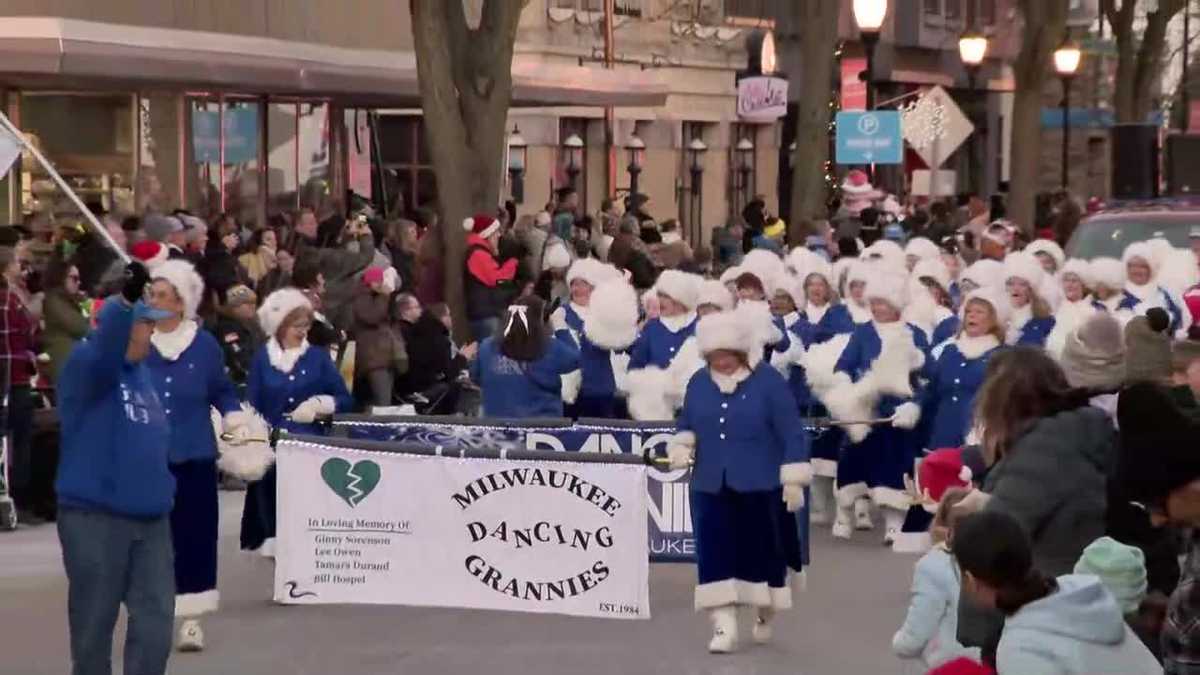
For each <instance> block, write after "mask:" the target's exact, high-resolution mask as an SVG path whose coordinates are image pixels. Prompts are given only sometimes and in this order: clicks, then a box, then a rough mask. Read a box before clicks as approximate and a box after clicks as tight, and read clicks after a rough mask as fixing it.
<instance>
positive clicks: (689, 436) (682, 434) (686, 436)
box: [671, 431, 696, 448]
mask: <svg viewBox="0 0 1200 675" xmlns="http://www.w3.org/2000/svg"><path fill="white" fill-rule="evenodd" d="M671 445H686V446H687V447H689V448H695V447H696V432H694V431H679V432H676V433H675V435H674V436H672V437H671Z"/></svg>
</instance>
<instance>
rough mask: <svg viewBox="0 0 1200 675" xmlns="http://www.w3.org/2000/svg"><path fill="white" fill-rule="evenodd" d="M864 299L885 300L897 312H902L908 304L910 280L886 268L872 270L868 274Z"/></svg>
mask: <svg viewBox="0 0 1200 675" xmlns="http://www.w3.org/2000/svg"><path fill="white" fill-rule="evenodd" d="M863 299H864V300H866V301H868V302H870V301H871V300H883V301H884V302H886V303H888V304H889V305H891V306H892V307H895V308H896V310H897V311H899V310H902V309H904V307H905V305H907V304H908V278H907V277H906V276H905V275H903V274H901V273H900V272H898V271H896V270H892V269H888V268H887V267H886V266H883V267H877V268H875V269H872V270H870V271H869V272H868V277H867V287H866V289H864V291H863Z"/></svg>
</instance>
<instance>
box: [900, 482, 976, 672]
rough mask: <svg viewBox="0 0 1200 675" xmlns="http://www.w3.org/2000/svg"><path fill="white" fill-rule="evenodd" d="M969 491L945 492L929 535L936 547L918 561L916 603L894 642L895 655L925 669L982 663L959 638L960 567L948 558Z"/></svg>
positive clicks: (914, 599) (960, 489)
mask: <svg viewBox="0 0 1200 675" xmlns="http://www.w3.org/2000/svg"><path fill="white" fill-rule="evenodd" d="M967 494H968V491H967V489H966V488H961V487H954V488H950V489H948V490H946V492H945V494H944V495H942V501H941V502H940V503H939V504H938V507H937V513H936V514H934V517H933V526H932V527H931V528H930V530H929V534H930V537H931V538H932V539H933V542H934V545H933V548H932V549H930V551H929V552H928V553H926V554H925V555H924V556H922V557H921V559H920V560H918V561H917V566H916V569H915V570H914V571H913V582H912V599H911V600H910V601H909V605H908V615H907V616H906V617H905V618H904V625H903V626H901V627H900V630H898V631H896V635H895V636H893V637H892V651H893V652H895V653H896V655H897V656H899V657H901V658H904V659H914V660H915V659H920V661H921V663H923V664H924V666H925V667H926V668H935V667H937V666H940V665H942V664H944V663H947V662H949V661H952V660H954V659H956V658H959V657H962V656H968V657H971V658H975V659H978V658H979V649H978V648H967V647H964V646H962V645H961V644H959V642H958V640H957V639H956V635H957V633H958V596H959V591H960V583H959V582H960V580H959V573H958V568H957V567H955V565H954V559H953V558H952V557H951V556H950V541H951V540H952V539H953V536H954V521H955V520H956V519H957V517H956V515H955V514H953V513H952V509H953V508H954V506H955V505H957V504H958V503H959V502H961V501H962V500H963V498H964V497H966V496H967Z"/></svg>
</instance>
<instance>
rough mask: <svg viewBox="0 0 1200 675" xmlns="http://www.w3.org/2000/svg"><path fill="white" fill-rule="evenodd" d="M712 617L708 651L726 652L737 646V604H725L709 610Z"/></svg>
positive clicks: (714, 652)
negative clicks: (711, 634) (711, 632)
mask: <svg viewBox="0 0 1200 675" xmlns="http://www.w3.org/2000/svg"><path fill="white" fill-rule="evenodd" d="M709 618H711V619H712V625H713V636H712V640H710V641H709V643H708V651H709V652H711V653H713V654H728V653H730V652H732V651H733V650H734V649H736V648H737V630H738V625H737V606H736V605H726V606H724V607H718V608H716V609H714V610H710V611H709Z"/></svg>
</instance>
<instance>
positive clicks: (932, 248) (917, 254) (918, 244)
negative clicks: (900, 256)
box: [904, 237, 942, 260]
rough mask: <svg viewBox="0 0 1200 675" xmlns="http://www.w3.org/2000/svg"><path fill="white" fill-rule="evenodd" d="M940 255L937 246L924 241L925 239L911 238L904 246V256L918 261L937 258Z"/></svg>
mask: <svg viewBox="0 0 1200 675" xmlns="http://www.w3.org/2000/svg"><path fill="white" fill-rule="evenodd" d="M941 254H942V250H941V249H940V248H938V245H937V244H935V243H933V240H931V239H926V238H925V237H913V238H912V239H909V240H908V244H906V245H905V246H904V255H905V256H913V257H914V258H917V259H918V260H925V259H927V258H938V257H940V256H941Z"/></svg>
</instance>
